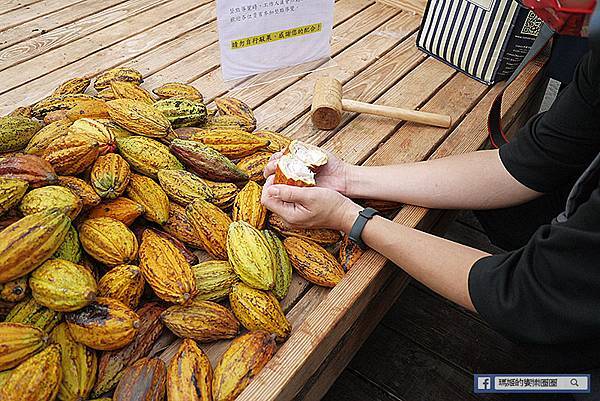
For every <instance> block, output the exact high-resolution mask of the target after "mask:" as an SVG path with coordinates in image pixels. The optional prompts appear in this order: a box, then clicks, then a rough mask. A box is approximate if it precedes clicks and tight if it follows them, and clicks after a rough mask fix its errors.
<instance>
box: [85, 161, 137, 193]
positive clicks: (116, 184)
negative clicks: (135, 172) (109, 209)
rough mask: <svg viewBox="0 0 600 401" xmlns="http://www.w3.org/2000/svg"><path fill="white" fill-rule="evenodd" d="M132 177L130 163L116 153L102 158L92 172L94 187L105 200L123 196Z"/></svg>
mask: <svg viewBox="0 0 600 401" xmlns="http://www.w3.org/2000/svg"><path fill="white" fill-rule="evenodd" d="M130 177H131V170H130V169H129V163H127V162H126V161H125V159H123V158H122V157H121V156H119V155H118V154H116V153H109V154H107V155H104V156H100V157H99V158H98V159H96V162H95V163H94V165H93V167H92V171H91V172H90V182H91V184H92V187H93V188H94V190H95V191H96V193H97V194H98V196H100V197H101V198H104V199H115V198H118V197H119V196H121V195H123V193H124V192H125V188H127V185H128V184H129V178H130Z"/></svg>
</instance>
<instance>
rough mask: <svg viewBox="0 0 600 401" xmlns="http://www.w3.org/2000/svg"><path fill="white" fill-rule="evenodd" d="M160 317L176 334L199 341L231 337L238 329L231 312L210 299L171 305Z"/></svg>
mask: <svg viewBox="0 0 600 401" xmlns="http://www.w3.org/2000/svg"><path fill="white" fill-rule="evenodd" d="M161 319H162V321H163V323H164V324H165V326H167V328H168V329H169V330H171V331H172V332H173V333H175V334H176V335H177V336H179V337H181V338H191V339H194V340H196V341H200V342H210V341H217V340H224V339H228V338H233V337H235V336H236V335H237V334H238V332H239V330H240V324H239V323H238V321H237V319H236V318H235V316H234V315H233V313H231V311H230V310H229V309H227V308H225V307H224V306H221V305H219V304H217V303H215V302H211V301H196V300H193V301H192V302H190V303H188V304H186V305H175V306H171V307H170V308H168V309H167V310H166V311H164V312H163V313H162V315H161Z"/></svg>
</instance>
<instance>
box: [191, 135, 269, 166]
mask: <svg viewBox="0 0 600 401" xmlns="http://www.w3.org/2000/svg"><path fill="white" fill-rule="evenodd" d="M190 140H192V141H197V142H201V143H203V144H205V145H207V146H210V147H211V148H213V149H215V150H217V151H218V152H219V153H221V154H222V155H224V156H227V157H228V158H230V159H240V158H242V157H246V156H249V155H251V154H253V153H256V152H257V151H259V150H261V149H265V148H267V146H269V141H268V140H267V139H264V138H261V137H258V136H256V135H252V134H249V133H247V132H246V131H242V130H235V129H226V130H223V129H221V130H218V129H215V130H199V131H197V132H196V133H194V134H192V136H191V137H190Z"/></svg>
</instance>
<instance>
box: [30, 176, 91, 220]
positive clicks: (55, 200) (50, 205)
mask: <svg viewBox="0 0 600 401" xmlns="http://www.w3.org/2000/svg"><path fill="white" fill-rule="evenodd" d="M82 208H83V202H82V201H81V198H80V197H79V196H77V195H75V194H74V193H73V192H71V191H70V190H69V189H67V188H65V187H61V186H58V185H48V186H47V187H42V188H36V189H33V190H31V191H30V192H29V193H27V195H25V196H24V197H23V200H21V204H20V205H19V210H20V211H21V213H23V214H24V215H25V216H28V215H30V214H34V213H39V212H44V211H51V210H58V211H60V212H63V213H64V214H66V215H67V216H69V218H70V219H71V220H73V219H75V217H77V216H78V215H79V212H81V209H82Z"/></svg>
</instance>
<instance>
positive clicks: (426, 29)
mask: <svg viewBox="0 0 600 401" xmlns="http://www.w3.org/2000/svg"><path fill="white" fill-rule="evenodd" d="M488 5H489V7H488V8H485V6H486V4H476V3H475V2H471V1H468V0H429V2H428V4H427V9H426V11H425V15H424V17H423V23H422V25H421V30H420V32H419V35H418V37H417V46H418V47H419V48H420V49H421V50H423V51H425V52H426V53H428V54H430V55H432V56H434V57H436V58H438V59H440V60H442V61H444V62H446V63H448V64H451V65H452V66H454V67H456V68H458V69H459V70H461V71H463V72H465V73H466V74H468V75H470V76H472V77H473V78H476V79H478V80H480V81H482V82H485V83H487V84H491V83H493V81H494V77H495V75H496V71H497V69H498V67H499V65H500V59H501V56H502V53H503V50H504V48H505V46H506V44H507V42H508V40H509V38H510V34H511V32H512V30H513V27H514V23H515V19H516V16H517V13H518V12H519V10H520V8H519V6H518V4H517V2H516V1H513V0H491V1H490V2H489V4H488Z"/></svg>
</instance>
